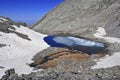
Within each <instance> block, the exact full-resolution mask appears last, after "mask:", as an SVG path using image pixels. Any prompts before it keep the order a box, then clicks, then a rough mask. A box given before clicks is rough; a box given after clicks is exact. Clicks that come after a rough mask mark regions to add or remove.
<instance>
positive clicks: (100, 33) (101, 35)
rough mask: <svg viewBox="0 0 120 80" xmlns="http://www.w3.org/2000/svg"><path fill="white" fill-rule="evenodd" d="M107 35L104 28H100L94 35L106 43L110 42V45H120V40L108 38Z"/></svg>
mask: <svg viewBox="0 0 120 80" xmlns="http://www.w3.org/2000/svg"><path fill="white" fill-rule="evenodd" d="M106 34H107V33H106V31H105V29H104V28H102V27H99V28H98V30H97V32H96V33H95V34H94V37H96V38H101V39H104V40H105V41H107V42H110V43H115V42H117V43H120V38H116V37H107V36H106Z"/></svg>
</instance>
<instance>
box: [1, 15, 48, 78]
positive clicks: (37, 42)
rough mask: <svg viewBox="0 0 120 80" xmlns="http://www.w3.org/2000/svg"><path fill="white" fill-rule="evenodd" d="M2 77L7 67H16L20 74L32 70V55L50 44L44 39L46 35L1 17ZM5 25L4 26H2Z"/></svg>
mask: <svg viewBox="0 0 120 80" xmlns="http://www.w3.org/2000/svg"><path fill="white" fill-rule="evenodd" d="M0 21H1V22H0V44H2V46H1V47H0V66H1V67H2V68H0V77H1V76H2V75H3V74H4V72H5V71H6V70H7V69H10V68H15V70H16V72H17V73H18V74H26V73H27V74H28V73H30V72H31V71H32V68H30V67H29V66H28V65H27V63H30V62H32V60H31V59H32V57H33V55H35V54H36V53H37V52H39V51H41V50H43V49H45V48H47V47H48V45H47V44H46V43H45V42H44V41H43V37H44V36H46V35H43V34H40V33H37V32H35V31H33V30H31V29H29V28H28V27H25V26H23V25H20V24H17V23H15V22H14V23H13V21H11V20H9V19H7V18H3V17H1V18H0ZM2 27H3V28H2Z"/></svg>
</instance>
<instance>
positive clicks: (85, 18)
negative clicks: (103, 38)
mask: <svg viewBox="0 0 120 80" xmlns="http://www.w3.org/2000/svg"><path fill="white" fill-rule="evenodd" d="M119 2H120V0H65V2H63V3H62V4H61V5H59V6H58V7H56V8H55V9H54V10H52V11H50V12H49V13H48V14H47V15H45V17H43V19H42V20H40V21H39V22H38V23H37V24H36V25H34V26H33V29H34V30H36V31H38V32H42V33H47V34H57V35H58V34H73V35H77V36H80V37H87V38H88V37H92V38H93V33H95V31H96V30H97V29H98V27H104V28H105V30H106V32H107V33H108V36H112V37H120V36H119V35H120V33H119V32H120V27H119V26H120V25H119V24H120V18H119V17H120V14H119V13H120V9H119V8H120V3H119Z"/></svg>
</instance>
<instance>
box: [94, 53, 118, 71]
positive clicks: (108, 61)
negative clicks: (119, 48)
mask: <svg viewBox="0 0 120 80" xmlns="http://www.w3.org/2000/svg"><path fill="white" fill-rule="evenodd" d="M119 59H120V52H116V53H114V54H113V55H112V56H108V55H107V56H106V57H104V58H102V59H100V60H99V61H98V62H97V65H94V66H93V67H92V69H98V68H108V67H113V66H117V65H120V60H119Z"/></svg>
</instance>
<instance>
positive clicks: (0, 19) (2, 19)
mask: <svg viewBox="0 0 120 80" xmlns="http://www.w3.org/2000/svg"><path fill="white" fill-rule="evenodd" d="M0 21H8V20H7V19H5V18H2V17H0Z"/></svg>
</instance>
